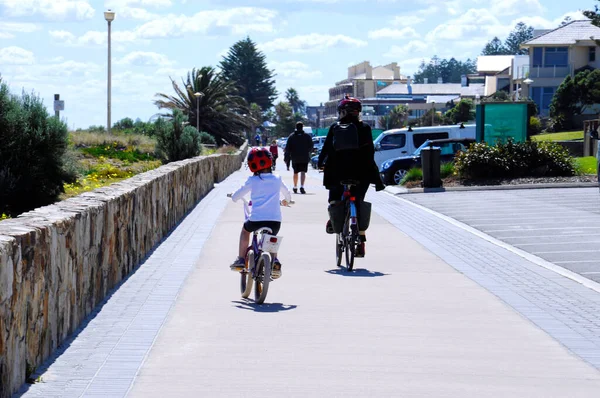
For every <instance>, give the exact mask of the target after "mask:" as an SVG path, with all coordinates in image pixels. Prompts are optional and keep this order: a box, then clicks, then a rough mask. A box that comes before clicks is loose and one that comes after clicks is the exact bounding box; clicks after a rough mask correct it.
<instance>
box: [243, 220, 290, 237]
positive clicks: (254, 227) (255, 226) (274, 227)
mask: <svg viewBox="0 0 600 398" xmlns="http://www.w3.org/2000/svg"><path fill="white" fill-rule="evenodd" d="M261 228H269V229H270V230H271V231H273V235H277V234H278V233H279V230H280V229H281V222H279V221H246V222H245V223H244V229H245V230H246V231H248V232H254V231H258V230H259V229H261Z"/></svg>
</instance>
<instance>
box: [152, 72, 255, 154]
mask: <svg viewBox="0 0 600 398" xmlns="http://www.w3.org/2000/svg"><path fill="white" fill-rule="evenodd" d="M171 83H172V85H173V90H174V91H175V95H168V94H162V93H158V94H156V96H157V97H158V98H159V99H157V100H156V101H154V104H155V105H156V106H158V107H159V108H160V109H170V110H173V109H179V110H181V111H182V112H183V113H184V114H185V115H186V116H187V117H188V118H189V121H190V123H191V125H192V126H194V127H197V128H198V130H199V131H206V132H207V133H209V134H211V135H212V136H213V137H215V139H216V140H217V143H218V144H219V145H222V144H232V145H236V146H239V145H242V144H243V142H244V138H243V137H242V136H241V135H240V132H242V131H245V130H247V129H248V128H249V127H250V124H249V121H248V119H247V118H245V117H244V116H243V115H244V114H248V113H249V110H248V108H247V106H246V104H245V101H244V99H243V98H241V97H240V96H238V95H237V94H236V91H235V87H234V85H233V83H232V82H230V81H228V80H226V79H224V78H223V76H222V75H221V74H220V73H218V72H217V71H216V70H215V69H214V68H212V67H210V66H205V67H203V68H200V69H193V70H192V71H191V72H188V74H187V78H186V79H185V80H184V79H182V84H183V87H180V86H179V85H178V84H177V83H176V82H175V81H174V80H173V79H171ZM195 93H201V94H202V96H201V97H196V95H195ZM198 107H199V109H200V112H199V121H200V125H199V126H196V110H197V109H198Z"/></svg>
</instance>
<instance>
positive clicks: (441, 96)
mask: <svg viewBox="0 0 600 398" xmlns="http://www.w3.org/2000/svg"><path fill="white" fill-rule="evenodd" d="M438 82H439V83H412V81H411V79H410V78H408V79H407V83H406V84H392V85H389V86H388V87H386V88H384V89H382V90H380V91H379V92H377V95H376V97H375V98H365V99H364V100H363V104H364V105H363V107H364V106H365V105H366V106H369V105H370V106H372V107H373V109H374V112H373V116H372V117H370V115H368V114H366V115H365V112H363V120H365V121H367V122H369V124H372V123H371V122H370V121H371V119H372V120H373V123H375V122H376V121H377V120H378V118H379V117H381V116H383V115H385V114H387V113H388V112H389V111H390V110H391V109H393V108H394V107H395V106H396V105H406V106H407V107H408V109H409V110H410V112H411V116H410V118H412V119H415V118H419V117H421V116H423V115H424V114H425V113H427V111H429V110H430V109H432V108H435V109H436V111H439V112H445V111H447V110H448V105H447V104H448V103H449V102H451V101H454V102H458V101H460V100H461V99H462V98H470V99H472V100H475V101H477V100H478V99H479V98H480V97H481V96H483V94H484V89H485V85H484V84H482V83H469V82H468V80H467V78H466V76H463V78H462V82H461V83H442V82H441V80H438ZM374 127H384V126H374Z"/></svg>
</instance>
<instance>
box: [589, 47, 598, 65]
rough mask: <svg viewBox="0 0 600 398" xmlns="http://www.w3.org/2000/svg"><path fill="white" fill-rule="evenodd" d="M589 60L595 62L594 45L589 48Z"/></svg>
mask: <svg viewBox="0 0 600 398" xmlns="http://www.w3.org/2000/svg"><path fill="white" fill-rule="evenodd" d="M588 54H589V62H596V47H590V48H589V53H588Z"/></svg>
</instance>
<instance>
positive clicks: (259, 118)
mask: <svg viewBox="0 0 600 398" xmlns="http://www.w3.org/2000/svg"><path fill="white" fill-rule="evenodd" d="M247 117H248V119H249V122H250V123H249V125H250V128H249V130H248V137H247V138H248V139H251V138H252V137H253V136H254V134H256V128H257V127H259V126H262V124H263V120H264V117H263V112H262V109H261V108H260V105H258V104H257V103H256V102H253V103H251V104H250V113H249V114H248V115H247Z"/></svg>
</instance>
